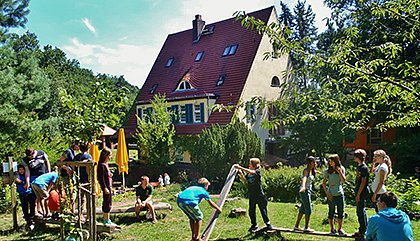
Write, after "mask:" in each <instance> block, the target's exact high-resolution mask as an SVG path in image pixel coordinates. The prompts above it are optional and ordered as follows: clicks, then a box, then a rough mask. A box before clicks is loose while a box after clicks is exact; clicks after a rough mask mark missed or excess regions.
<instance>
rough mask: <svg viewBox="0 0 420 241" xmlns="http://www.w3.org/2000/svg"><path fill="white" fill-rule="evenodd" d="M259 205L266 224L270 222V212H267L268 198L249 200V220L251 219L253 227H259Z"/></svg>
mask: <svg viewBox="0 0 420 241" xmlns="http://www.w3.org/2000/svg"><path fill="white" fill-rule="evenodd" d="M257 204H258V208H259V209H260V212H261V216H262V218H263V220H264V223H266V224H267V223H268V222H270V219H268V212H267V198H266V197H257V198H250V199H249V218H250V219H251V225H252V226H257V217H256V213H255V212H256V207H257Z"/></svg>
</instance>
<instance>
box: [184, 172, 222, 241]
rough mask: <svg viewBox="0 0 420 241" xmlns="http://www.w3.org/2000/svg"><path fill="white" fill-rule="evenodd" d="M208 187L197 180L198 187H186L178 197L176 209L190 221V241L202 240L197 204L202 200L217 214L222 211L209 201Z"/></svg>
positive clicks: (201, 220) (199, 211)
mask: <svg viewBox="0 0 420 241" xmlns="http://www.w3.org/2000/svg"><path fill="white" fill-rule="evenodd" d="M209 186H210V182H209V181H208V180H207V179H206V178H204V177H203V178H200V179H199V180H198V186H191V187H188V188H187V189H185V190H184V191H182V192H181V193H180V194H179V195H178V200H177V204H178V207H179V208H181V210H182V211H183V212H184V213H185V215H187V216H188V218H189V220H190V228H191V237H192V238H191V241H201V240H202V239H201V238H200V228H201V224H202V223H203V217H204V216H203V213H202V212H201V210H200V207H199V206H198V204H199V203H200V202H201V200H202V199H203V198H204V199H205V200H207V202H208V203H209V204H210V206H212V207H213V208H214V209H216V210H217V211H218V212H219V213H221V212H222V209H221V208H220V207H219V206H217V204H216V203H214V202H213V201H212V200H211V199H210V195H209V193H208V192H207V189H208V188H209Z"/></svg>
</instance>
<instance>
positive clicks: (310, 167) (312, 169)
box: [294, 156, 317, 232]
mask: <svg viewBox="0 0 420 241" xmlns="http://www.w3.org/2000/svg"><path fill="white" fill-rule="evenodd" d="M306 163H307V165H306V168H305V169H304V170H303V173H302V184H301V186H300V189H299V196H300V197H301V199H302V205H301V206H300V209H299V214H298V216H297V219H296V223H295V227H294V230H295V231H304V232H313V231H314V230H313V229H311V228H309V220H310V217H311V213H312V204H311V193H312V182H313V181H314V179H315V175H316V167H317V163H316V160H315V158H314V157H313V156H308V157H307V158H306ZM304 214H305V228H304V229H303V230H302V229H301V228H300V227H299V224H300V221H301V219H302V217H303V215H304Z"/></svg>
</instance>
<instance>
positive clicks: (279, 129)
mask: <svg viewBox="0 0 420 241" xmlns="http://www.w3.org/2000/svg"><path fill="white" fill-rule="evenodd" d="M268 120H269V121H270V122H272V123H273V124H274V128H272V129H270V130H269V133H270V136H271V137H276V136H282V135H285V134H286V130H285V128H284V125H283V122H282V121H281V119H280V114H279V110H278V108H277V107H276V106H275V105H274V104H271V105H270V106H269V107H268Z"/></svg>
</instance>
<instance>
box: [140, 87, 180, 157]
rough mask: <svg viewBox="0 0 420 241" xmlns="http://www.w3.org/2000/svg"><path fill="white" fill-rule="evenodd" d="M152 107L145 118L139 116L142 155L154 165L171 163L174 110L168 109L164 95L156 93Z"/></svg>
mask: <svg viewBox="0 0 420 241" xmlns="http://www.w3.org/2000/svg"><path fill="white" fill-rule="evenodd" d="M151 104H152V108H151V109H148V110H149V111H148V114H147V115H146V116H144V118H140V117H139V116H137V121H138V126H137V134H136V138H137V143H138V146H139V149H140V153H141V156H142V157H143V158H145V159H146V160H148V161H150V163H151V164H153V165H167V164H169V163H170V156H169V151H170V148H171V147H172V146H173V138H174V136H175V127H174V125H173V124H172V115H173V113H172V112H168V111H167V109H166V108H167V102H166V99H165V97H164V96H160V95H155V96H154V99H153V100H152V101H151Z"/></svg>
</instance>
